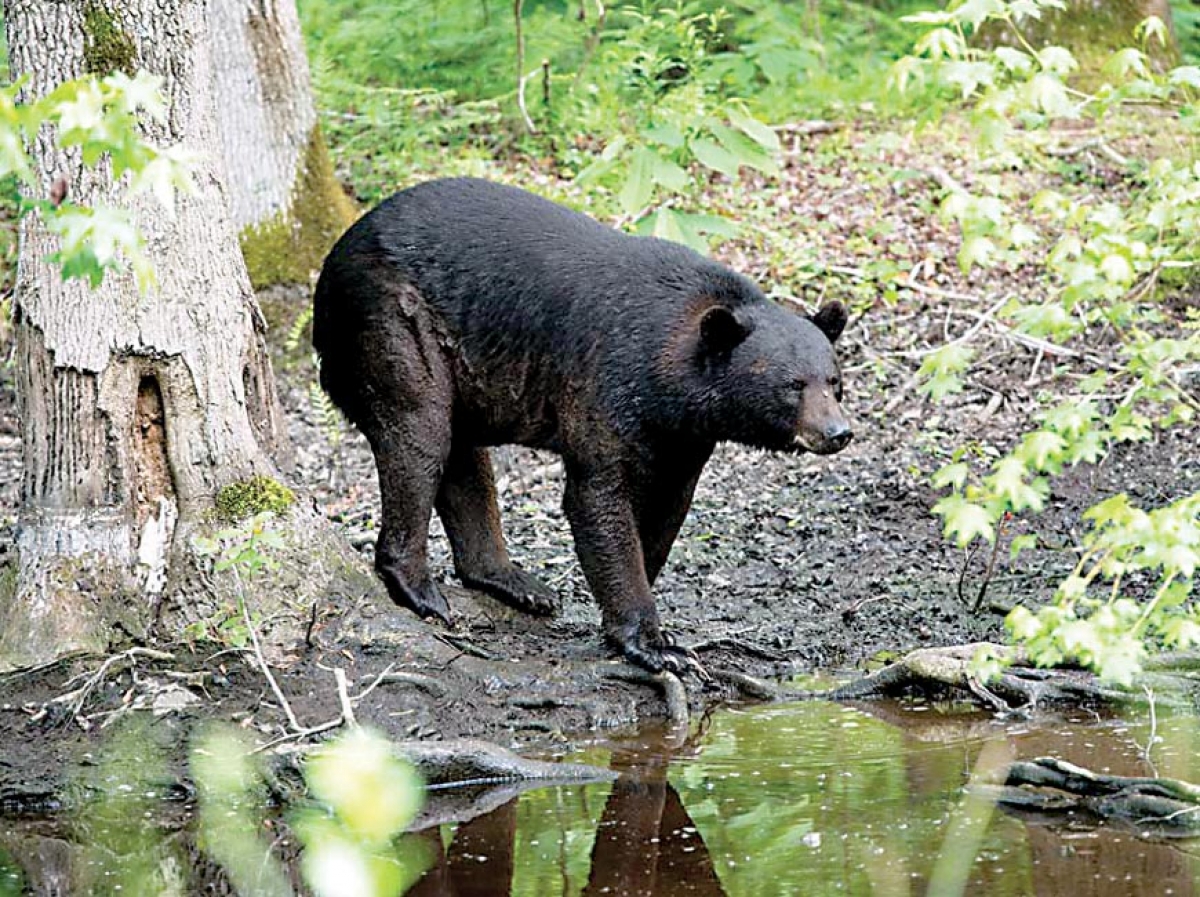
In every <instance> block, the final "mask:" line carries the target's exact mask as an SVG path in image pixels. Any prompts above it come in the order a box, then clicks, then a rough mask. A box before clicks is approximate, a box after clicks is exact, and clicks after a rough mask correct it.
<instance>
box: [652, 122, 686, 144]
mask: <svg viewBox="0 0 1200 897" xmlns="http://www.w3.org/2000/svg"><path fill="white" fill-rule="evenodd" d="M642 136H643V137H644V138H645V139H646V140H648V141H650V142H651V143H657V144H659V145H660V146H665V147H667V148H668V149H679V148H680V147H682V146H683V144H684V143H685V141H686V138H685V137H684V134H683V131H681V130H679V128H677V127H676V126H675V125H673V124H670V123H666V124H661V125H653V126H652V127H649V128H646V129H645V130H644V131H642Z"/></svg>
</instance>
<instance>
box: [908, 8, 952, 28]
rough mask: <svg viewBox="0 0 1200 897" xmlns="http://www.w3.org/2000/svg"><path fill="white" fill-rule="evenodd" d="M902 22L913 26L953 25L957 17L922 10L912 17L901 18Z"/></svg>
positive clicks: (950, 13) (948, 13)
mask: <svg viewBox="0 0 1200 897" xmlns="http://www.w3.org/2000/svg"><path fill="white" fill-rule="evenodd" d="M900 21H901V22H908V23H910V24H912V25H952V24H953V23H954V22H955V21H956V17H955V15H954V13H952V12H937V11H935V10H922V11H921V12H915V13H912V14H911V15H907V16H901V17H900Z"/></svg>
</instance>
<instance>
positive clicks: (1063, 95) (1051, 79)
mask: <svg viewBox="0 0 1200 897" xmlns="http://www.w3.org/2000/svg"><path fill="white" fill-rule="evenodd" d="M1025 93H1026V98H1027V100H1028V102H1029V105H1030V106H1032V107H1033V108H1034V109H1037V110H1038V111H1040V112H1044V113H1045V114H1046V115H1048V116H1050V117H1051V118H1074V117H1075V115H1076V114H1077V113H1078V110H1077V109H1076V107H1075V104H1074V103H1072V102H1071V98H1070V97H1069V96H1068V94H1067V88H1066V85H1065V84H1063V83H1062V81H1061V80H1059V78H1058V77H1057V76H1056V75H1051V74H1047V73H1046V72H1039V73H1038V74H1036V75H1034V76H1033V77H1032V78H1030V79H1029V81H1028V82H1026V85H1025Z"/></svg>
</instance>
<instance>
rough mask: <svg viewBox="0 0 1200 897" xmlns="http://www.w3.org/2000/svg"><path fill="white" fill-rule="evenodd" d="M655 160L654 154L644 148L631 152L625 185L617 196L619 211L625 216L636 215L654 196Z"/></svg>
mask: <svg viewBox="0 0 1200 897" xmlns="http://www.w3.org/2000/svg"><path fill="white" fill-rule="evenodd" d="M655 158H657V157H656V156H655V154H654V153H653V152H652V151H650V150H648V149H646V148H645V147H638V148H637V149H635V150H634V151H633V156H632V157H631V159H630V162H629V173H628V175H626V178H625V185H624V186H623V187H622V188H621V192H620V193H619V194H617V201H618V202H619V203H620V204H621V211H623V212H624V213H625V214H626V215H636V214H637V213H638V212H640V211H641V210H642V209H644V208H645V207H646V206H647V205H648V204H649V202H650V197H651V196H652V195H653V194H654V178H653V175H652V172H653V167H654V160H655Z"/></svg>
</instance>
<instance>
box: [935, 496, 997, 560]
mask: <svg viewBox="0 0 1200 897" xmlns="http://www.w3.org/2000/svg"><path fill="white" fill-rule="evenodd" d="M933 512H934V513H935V514H938V515H939V516H941V517H942V519H943V520H944V521H945V530H944V531H945V535H946V538H951V537H953V538H954V541H955V543H956V544H957V545H958V546H959V547H960V548H966V547H967V546H968V545H970V544H971V542H973V541H974V540H975V539H976V538H982V539H984V540H986V541H988V542H991V541H993V540H994V539H995V538H996V531H995V527H994V525H993V524H994V520H993V516H992V514H990V513H989V512H988V510H987V509H986V508H984V507H983V506H982V505H977V504H973V503H971V502H969V501H967V500H966V499H964V498H963V497H962V496H961V495H957V494H955V495H948V496H946V497H945V498H943V499H942V500H941V501H939V502H938V503H937V504H936V505H934V506H933Z"/></svg>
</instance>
